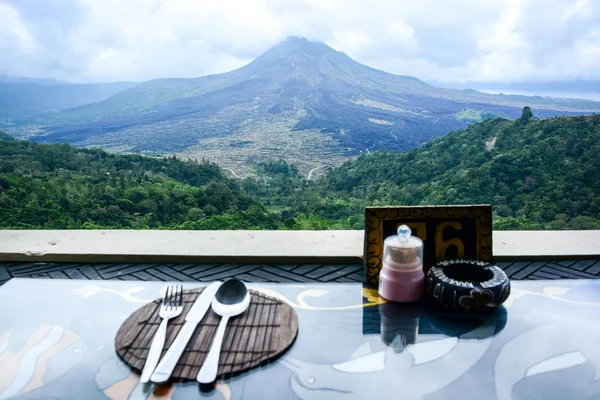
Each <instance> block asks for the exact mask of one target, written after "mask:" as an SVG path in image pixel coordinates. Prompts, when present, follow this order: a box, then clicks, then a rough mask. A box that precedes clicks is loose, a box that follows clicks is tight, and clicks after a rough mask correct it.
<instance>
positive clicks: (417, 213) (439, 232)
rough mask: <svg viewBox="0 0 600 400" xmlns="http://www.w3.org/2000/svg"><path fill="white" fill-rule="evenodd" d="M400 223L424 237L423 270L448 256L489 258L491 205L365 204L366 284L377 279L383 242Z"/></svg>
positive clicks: (475, 258)
mask: <svg viewBox="0 0 600 400" xmlns="http://www.w3.org/2000/svg"><path fill="white" fill-rule="evenodd" d="M402 224H406V225H408V226H409V227H410V228H411V230H412V234H413V236H418V237H419V238H421V240H423V242H424V249H423V266H424V268H425V271H426V272H427V270H428V269H429V267H431V266H433V265H435V264H436V263H438V262H439V261H443V260H449V259H457V258H465V259H470V260H482V261H488V262H491V261H492V206H491V205H488V204H486V205H466V206H414V207H412V206H411V207H367V208H366V209H365V251H364V257H363V260H364V261H363V262H364V268H365V276H366V281H367V282H368V283H377V282H378V280H379V271H380V270H381V261H382V257H383V241H384V239H385V238H386V237H388V236H391V235H396V231H397V229H398V227H399V226H400V225H402Z"/></svg>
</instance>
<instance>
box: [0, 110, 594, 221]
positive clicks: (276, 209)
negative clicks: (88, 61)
mask: <svg viewBox="0 0 600 400" xmlns="http://www.w3.org/2000/svg"><path fill="white" fill-rule="evenodd" d="M252 173H253V177H252V178H246V179H244V180H242V181H232V180H230V179H228V178H226V177H225V176H224V174H223V172H222V170H221V169H220V168H219V167H218V166H216V165H214V164H211V163H208V162H201V163H198V162H191V161H181V160H178V159H176V158H174V157H171V158H160V159H159V158H148V157H142V156H137V155H112V154H108V153H106V152H104V151H102V150H84V149H76V148H73V147H71V146H69V145H66V144H63V145H43V144H36V143H31V142H26V141H20V140H14V139H11V138H9V137H8V136H6V135H0V227H12V228H57V229H58V228H81V227H84V228H100V227H109V228H134V229H144V228H166V229H286V228H287V229H350V228H352V229H362V228H363V227H364V217H363V215H364V207H365V206H368V205H418V204H477V203H490V204H492V205H493V206H494V229H500V230H502V229H600V197H599V196H598V193H599V192H600V179H599V176H600V115H592V116H585V117H584V116H582V117H559V118H551V119H536V118H533V117H532V115H531V111H530V110H529V108H526V109H525V110H524V112H523V115H522V117H521V118H519V119H517V120H514V121H512V120H507V119H501V118H495V119H488V120H485V121H483V122H480V123H477V124H473V125H471V126H470V127H469V128H467V129H465V130H463V131H459V132H454V133H451V134H449V135H447V136H444V137H442V138H439V139H436V140H434V141H431V142H429V143H427V144H425V145H423V146H421V147H419V148H417V149H415V150H412V151H410V152H408V153H404V154H398V153H384V152H379V153H375V154H371V155H367V156H362V157H360V158H358V159H357V160H354V161H351V162H347V163H344V164H343V165H342V166H340V167H339V168H336V169H331V170H329V171H328V172H327V173H326V174H325V176H324V177H322V178H319V179H318V180H310V181H309V180H307V179H306V178H305V177H304V176H302V175H301V174H300V173H299V172H298V169H297V168H296V167H295V166H293V165H289V164H288V163H286V162H285V161H283V160H279V161H269V162H264V163H260V164H258V165H256V166H255V167H254V168H253V171H252Z"/></svg>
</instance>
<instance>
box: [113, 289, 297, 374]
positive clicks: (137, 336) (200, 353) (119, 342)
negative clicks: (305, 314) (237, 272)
mask: <svg viewBox="0 0 600 400" xmlns="http://www.w3.org/2000/svg"><path fill="white" fill-rule="evenodd" d="M202 290H204V288H198V289H191V290H185V291H184V292H183V293H184V296H183V299H184V303H185V304H184V309H183V312H182V313H181V315H180V316H179V317H177V318H174V319H172V320H170V321H169V325H168V327H167V337H166V342H165V348H164V349H163V352H162V355H161V357H162V356H164V354H165V353H166V351H167V349H168V348H169V346H170V345H171V343H173V341H174V340H175V337H176V336H177V334H178V333H179V330H180V329H181V327H182V326H183V324H184V323H185V316H186V314H187V312H188V311H189V309H190V308H191V307H192V305H193V304H194V301H195V300H196V298H197V297H198V296H199V294H200V293H201V292H202ZM161 301H162V299H156V300H154V301H153V302H151V303H149V304H146V305H145V306H143V307H142V308H140V309H138V310H137V311H135V312H134V313H133V314H131V315H130V316H129V318H127V319H126V320H125V322H123V325H121V327H120V328H119V331H118V332H117V336H116V338H115V347H116V349H117V354H118V355H119V356H120V357H121V359H123V361H125V362H126V363H127V364H129V366H131V367H132V368H133V369H134V370H136V371H138V372H141V370H142V369H143V367H144V363H145V362H146V357H147V356H148V349H149V348H150V343H151V341H152V338H153V337H154V333H155V332H156V330H157V329H158V325H159V324H160V321H161V320H160V317H159V315H158V313H159V306H160V303H161ZM219 320H220V317H219V316H217V315H216V314H215V313H214V312H213V311H212V309H211V310H209V311H208V312H207V313H206V315H205V316H204V318H203V319H202V321H201V322H200V323H199V324H198V326H197V327H196V331H195V332H194V334H193V335H192V337H191V339H190V341H189V343H188V345H187V346H186V349H185V351H184V352H183V354H182V355H181V358H180V359H179V362H178V363H177V366H176V367H175V369H174V371H173V373H172V374H171V379H183V380H195V379H196V376H197V375H198V371H199V370H200V367H201V366H202V363H203V362H204V359H205V358H206V355H207V354H208V351H209V349H210V345H211V343H212V339H213V336H214V333H215V331H216V330H217V326H218V324H219ZM297 334H298V315H297V314H296V311H294V309H293V308H292V307H290V306H289V305H288V304H286V303H284V302H283V301H281V300H279V299H276V298H273V297H270V296H266V295H264V294H262V293H260V292H257V291H255V290H250V306H249V307H248V309H247V310H246V311H245V312H244V313H243V314H242V315H240V316H239V317H235V318H232V319H230V320H229V324H228V325H227V331H226V332H225V337H224V339H223V347H222V349H221V357H220V359H219V371H218V376H219V377H222V376H223V375H229V374H236V373H240V372H243V371H246V370H248V369H250V368H254V367H257V366H259V365H261V364H264V363H266V362H268V361H269V360H271V359H274V358H276V357H278V356H279V355H281V354H283V353H284V352H285V351H286V350H287V349H289V348H290V346H291V345H292V343H293V342H294V340H295V338H296V336H297Z"/></svg>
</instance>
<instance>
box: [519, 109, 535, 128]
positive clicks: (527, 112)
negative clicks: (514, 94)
mask: <svg viewBox="0 0 600 400" xmlns="http://www.w3.org/2000/svg"><path fill="white" fill-rule="evenodd" d="M531 118H533V112H531V108H530V107H529V106H525V107H523V112H522V113H521V118H519V120H520V121H521V122H523V123H525V124H526V123H528V122H529V120H531Z"/></svg>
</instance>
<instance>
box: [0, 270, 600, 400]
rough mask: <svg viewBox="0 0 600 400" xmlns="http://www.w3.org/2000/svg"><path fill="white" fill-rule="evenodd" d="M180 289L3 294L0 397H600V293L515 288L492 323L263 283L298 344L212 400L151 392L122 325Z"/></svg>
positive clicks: (352, 291) (34, 287) (85, 287)
mask: <svg viewBox="0 0 600 400" xmlns="http://www.w3.org/2000/svg"><path fill="white" fill-rule="evenodd" d="M166 286H167V284H166V283H164V282H114V281H77V280H64V281H63V280H52V281H48V280H36V279H13V280H11V281H9V282H8V283H6V284H5V285H3V286H2V287H0V399H7V398H13V397H16V398H23V399H59V398H61V399H62V398H85V399H106V398H110V399H127V398H129V399H157V398H158V399H193V398H199V399H200V398H210V399H215V400H217V399H227V400H232V399H267V398H268V399H365V398H373V399H462V398H476V399H484V398H486V399H499V400H507V399H545V400H546V399H554V398H556V399H580V398H581V399H588V398H598V399H600V380H599V379H598V378H600V347H598V346H597V338H598V337H599V336H600V335H599V334H600V317H599V316H600V313H599V311H600V281H587V280H582V281H575V280H570V281H567V280H565V281H529V282H525V281H521V282H513V283H512V288H513V290H512V294H511V296H510V298H509V299H508V301H507V303H506V304H505V307H503V308H501V309H499V310H497V311H496V312H495V313H492V314H489V315H485V316H478V315H453V314H449V313H444V312H440V310H436V309H433V308H431V307H430V306H428V305H426V304H416V305H410V306H406V305H395V304H390V303H383V302H382V301H381V300H380V298H379V297H378V296H377V292H376V291H375V290H373V289H370V288H367V287H363V286H362V285H361V284H340V283H336V284H298V285H291V284H266V283H265V284H249V285H248V286H249V287H251V288H254V289H256V290H260V291H263V292H264V293H266V294H269V295H271V296H275V297H278V298H280V299H282V300H284V301H286V302H288V303H289V304H291V305H292V306H293V307H294V309H295V310H296V312H297V313H298V318H299V327H300V329H299V334H298V337H297V339H296V341H295V343H294V344H293V346H292V347H291V349H290V350H289V351H288V352H287V353H286V354H285V355H284V356H283V357H281V358H279V359H277V360H275V361H274V362H272V363H270V364H268V365H265V366H263V367H260V368H258V369H254V370H251V371H248V372H246V373H243V374H241V375H238V376H234V377H230V378H228V379H225V380H222V381H219V382H218V383H217V384H216V387H215V388H214V389H213V390H206V389H205V388H204V389H203V390H202V391H201V390H199V385H198V384H197V383H196V382H189V383H176V384H172V385H152V384H150V385H141V384H139V383H138V375H137V374H135V373H133V372H131V370H130V369H129V367H128V366H127V365H125V364H124V363H123V362H122V361H121V360H120V359H119V358H118V356H117V355H116V353H115V348H114V337H115V334H116V332H117V330H118V328H119V326H120V325H121V324H122V322H123V321H124V320H125V319H126V318H127V317H128V316H129V315H130V314H131V313H132V312H133V311H135V310H136V309H138V308H139V307H141V306H142V305H144V304H145V303H147V302H149V301H151V300H154V299H155V298H158V297H160V295H161V293H162V292H161V290H164V288H165V287H166ZM199 286H202V284H189V285H185V284H184V287H185V288H192V287H199Z"/></svg>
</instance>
